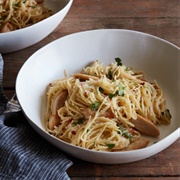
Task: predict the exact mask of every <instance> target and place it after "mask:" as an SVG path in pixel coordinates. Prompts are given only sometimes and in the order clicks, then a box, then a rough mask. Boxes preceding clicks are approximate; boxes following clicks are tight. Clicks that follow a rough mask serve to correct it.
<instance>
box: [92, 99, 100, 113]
mask: <svg viewBox="0 0 180 180" xmlns="http://www.w3.org/2000/svg"><path fill="white" fill-rule="evenodd" d="M100 104H101V103H100V102H98V101H95V102H94V103H92V104H91V105H90V108H91V110H93V111H94V110H97V109H98V107H99V105H100Z"/></svg>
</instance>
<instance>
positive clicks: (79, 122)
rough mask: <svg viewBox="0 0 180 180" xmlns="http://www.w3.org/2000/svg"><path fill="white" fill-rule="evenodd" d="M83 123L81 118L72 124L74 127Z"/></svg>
mask: <svg viewBox="0 0 180 180" xmlns="http://www.w3.org/2000/svg"><path fill="white" fill-rule="evenodd" d="M83 122H84V119H83V118H79V119H78V120H77V122H73V124H74V125H76V124H83Z"/></svg>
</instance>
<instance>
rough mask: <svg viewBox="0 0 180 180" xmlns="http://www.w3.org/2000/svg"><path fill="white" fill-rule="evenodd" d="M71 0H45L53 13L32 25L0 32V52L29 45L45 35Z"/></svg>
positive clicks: (62, 17)
mask: <svg viewBox="0 0 180 180" xmlns="http://www.w3.org/2000/svg"><path fill="white" fill-rule="evenodd" d="M72 2H73V0H45V1H44V3H45V5H46V6H47V7H48V8H49V9H52V10H53V11H54V12H55V14H53V15H52V16H50V17H49V18H46V19H44V20H42V21H40V22H38V23H36V24H34V25H32V26H29V27H26V28H23V29H19V30H16V31H11V32H6V33H0V53H9V52H14V51H17V50H21V49H24V48H26V47H29V46H31V45H33V44H36V43H37V42H39V41H41V40H42V39H44V38H45V37H47V36H48V35H49V34H50V33H51V32H52V31H53V30H54V29H55V28H56V27H57V26H58V25H59V24H60V23H61V21H62V20H63V19H64V17H65V16H66V14H67V13H68V11H69V9H70V7H71V5H72Z"/></svg>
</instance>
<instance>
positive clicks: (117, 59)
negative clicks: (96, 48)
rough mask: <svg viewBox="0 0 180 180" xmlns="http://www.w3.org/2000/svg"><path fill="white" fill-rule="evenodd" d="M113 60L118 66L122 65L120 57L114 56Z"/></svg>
mask: <svg viewBox="0 0 180 180" xmlns="http://www.w3.org/2000/svg"><path fill="white" fill-rule="evenodd" d="M115 61H116V62H117V65H118V66H122V62H121V59H120V58H115Z"/></svg>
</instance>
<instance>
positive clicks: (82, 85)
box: [45, 58, 171, 151]
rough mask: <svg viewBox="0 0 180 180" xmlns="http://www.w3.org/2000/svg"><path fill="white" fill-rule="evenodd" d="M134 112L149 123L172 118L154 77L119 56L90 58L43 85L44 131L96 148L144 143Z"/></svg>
mask: <svg viewBox="0 0 180 180" xmlns="http://www.w3.org/2000/svg"><path fill="white" fill-rule="evenodd" d="M137 117H143V118H145V119H146V120H147V121H149V123H150V125H151V123H152V124H153V125H154V126H155V125H160V124H169V123H170V119H171V115H170V112H169V110H168V109H166V103H165V98H164V94H163V91H162V89H161V88H160V86H159V85H158V84H157V82H149V81H147V80H145V78H144V75H143V73H142V72H138V73H136V72H134V71H133V70H132V69H131V68H129V67H127V66H125V65H123V64H122V63H121V60H120V59H119V58H116V62H115V63H112V64H109V65H108V66H104V65H103V64H102V63H100V62H99V61H95V62H94V63H93V64H92V65H91V66H89V67H86V68H84V69H83V72H81V73H77V74H74V76H73V77H65V78H63V79H60V80H55V81H53V82H52V83H50V84H49V85H48V90H47V110H46V118H45V119H46V130H47V131H48V132H49V133H50V134H52V135H53V136H55V137H57V138H59V139H61V140H63V141H66V142H68V143H71V144H73V145H76V146H80V147H83V148H87V149H91V150H97V151H124V150H132V149H140V148H144V147H146V146H147V145H148V144H149V140H148V139H143V138H142V137H141V134H142V133H141V132H140V131H139V130H137V129H136V127H135V125H134V124H133V123H132V122H131V119H134V120H136V119H137ZM142 123H143V121H142ZM147 128H148V127H147Z"/></svg>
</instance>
